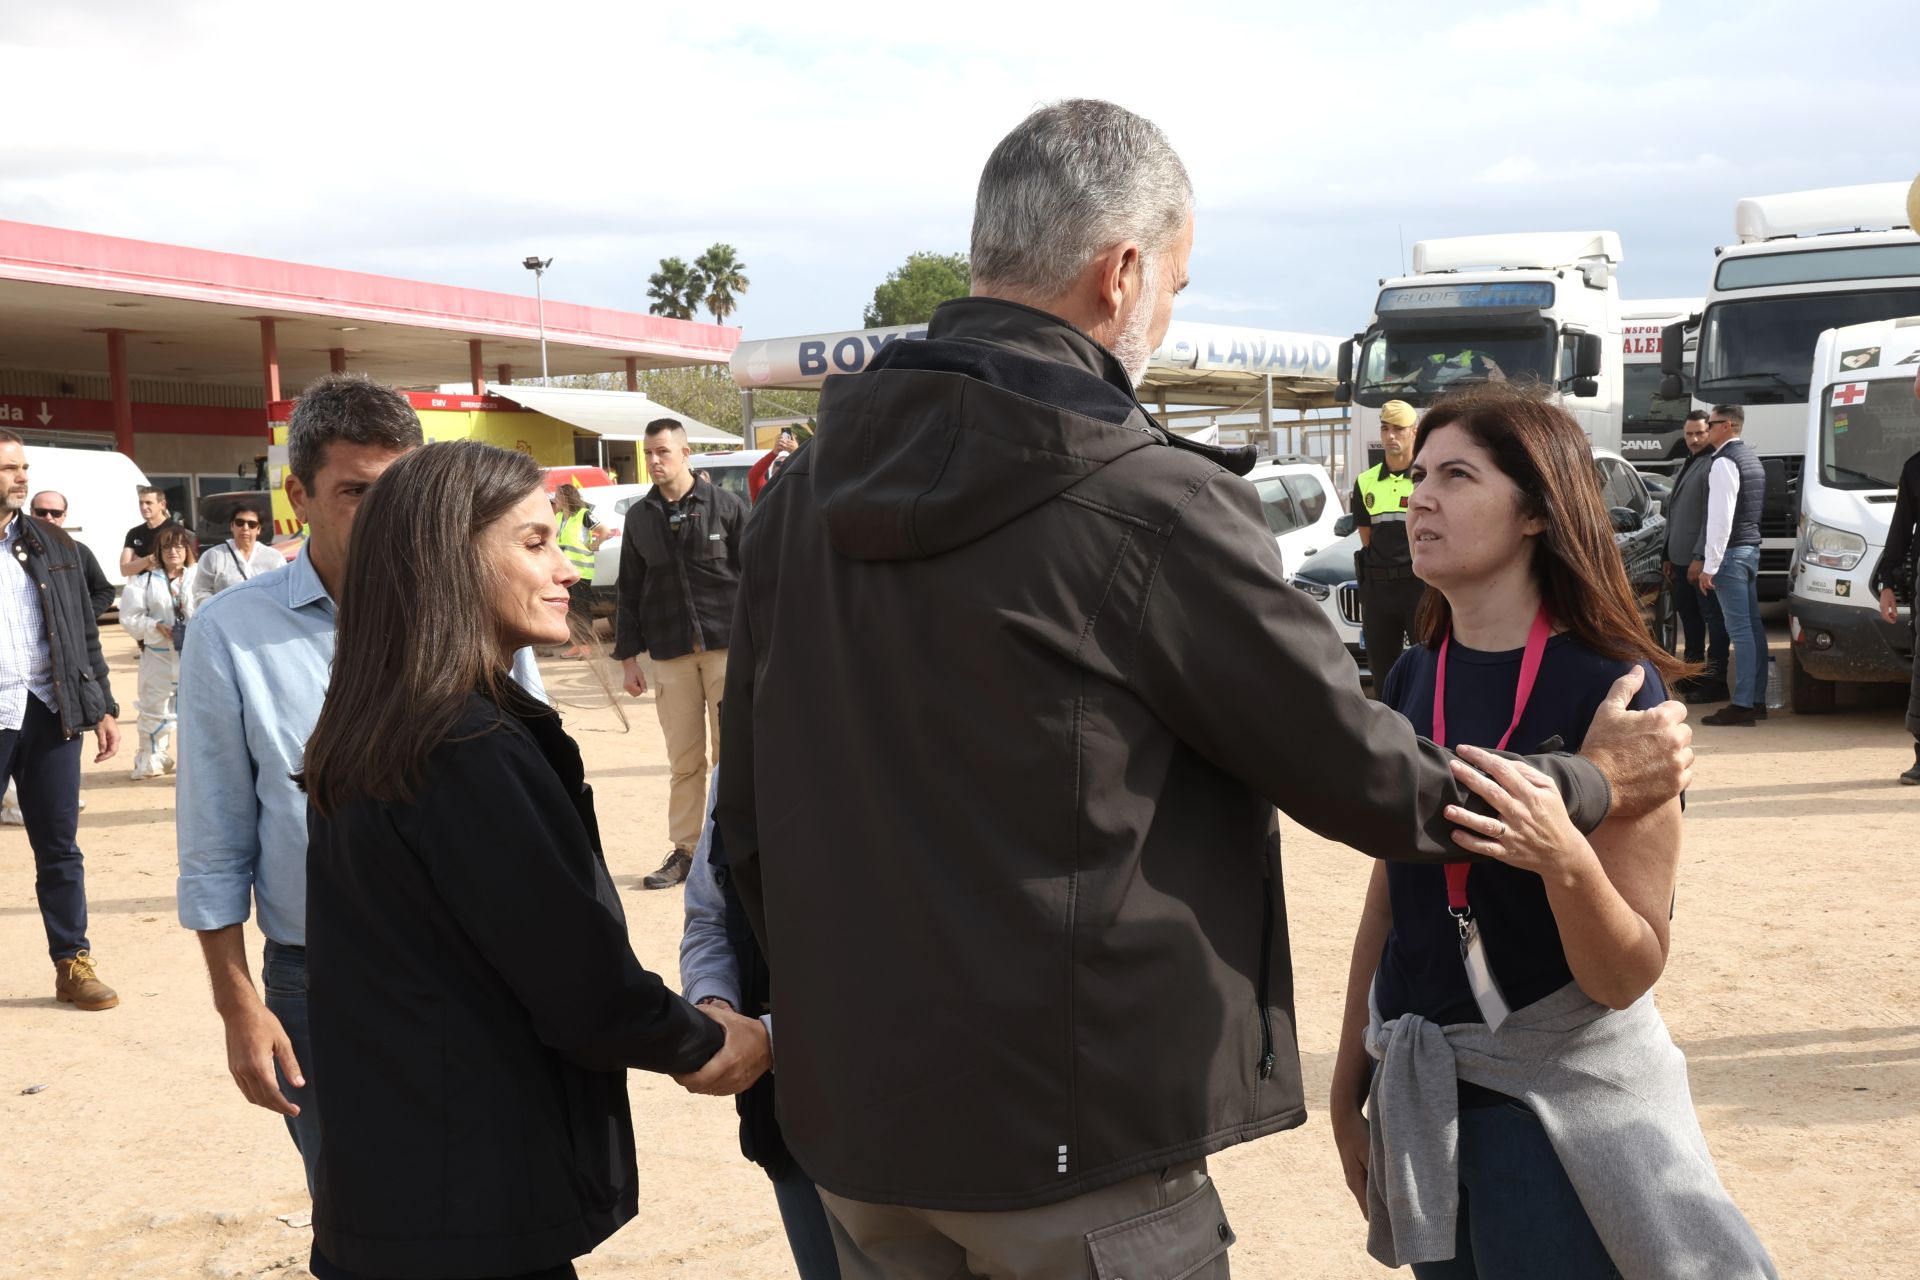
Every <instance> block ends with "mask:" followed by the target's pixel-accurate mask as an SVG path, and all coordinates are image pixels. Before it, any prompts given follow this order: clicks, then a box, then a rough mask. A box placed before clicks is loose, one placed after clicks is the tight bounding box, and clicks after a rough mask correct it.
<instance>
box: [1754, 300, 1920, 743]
mask: <svg viewBox="0 0 1920 1280" xmlns="http://www.w3.org/2000/svg"><path fill="white" fill-rule="evenodd" d="M1916 373H1920V315H1914V316H1908V317H1905V318H1902V319H1898V320H1883V321H1879V322H1877V323H1873V324H1856V325H1848V326H1847V327H1845V328H1840V329H1829V330H1827V331H1826V332H1824V333H1822V334H1821V335H1820V338H1819V342H1818V344H1817V346H1816V347H1815V349H1814V356H1813V369H1812V373H1811V378H1812V386H1813V390H1814V392H1815V394H1814V395H1813V396H1812V397H1811V398H1810V400H1809V403H1808V406H1807V415H1806V428H1805V430H1806V436H1805V440H1804V444H1803V449H1804V456H1805V458H1806V469H1805V471H1803V472H1802V474H1801V484H1800V516H1799V531H1798V535H1797V537H1796V539H1795V546H1794V555H1793V567H1792V570H1791V573H1790V577H1791V581H1792V589H1791V591H1790V592H1789V594H1788V596H1787V635H1788V638H1789V640H1790V641H1791V649H1790V652H1791V659H1790V663H1791V665H1790V667H1789V671H1788V675H1789V685H1790V693H1791V696H1792V699H1793V709H1794V710H1795V711H1796V712H1799V713H1801V714H1807V713H1813V712H1821V711H1830V710H1832V708H1833V703H1834V689H1835V686H1836V685H1837V684H1840V683H1843V682H1866V681H1873V682H1878V681H1887V682H1896V683H1901V684H1904V683H1906V681H1907V680H1908V678H1909V677H1910V675H1911V673H1912V671H1913V662H1914V651H1913V648H1914V646H1913V617H1912V605H1911V604H1910V603H1909V604H1908V605H1907V607H1906V608H1904V609H1903V610H1902V611H1901V616H1900V620H1899V621H1898V622H1896V623H1888V622H1887V621H1886V620H1885V619H1884V618H1882V617H1881V616H1880V603H1879V600H1878V598H1877V596H1876V595H1875V593H1874V591H1873V589H1872V588H1871V586H1870V585H1869V579H1870V578H1871V577H1872V574H1873V570H1874V566H1875V565H1876V564H1878V563H1879V560H1880V553H1881V551H1882V550H1883V549H1884V548H1885V547H1886V545H1887V531H1888V525H1889V522H1890V520H1891V517H1892V514H1893V502H1894V493H1895V490H1896V489H1897V487H1898V485H1899V481H1900V469H1901V467H1903V466H1904V465H1905V464H1906V461H1907V459H1908V458H1910V457H1912V456H1913V455H1914V454H1915V453H1917V452H1920V398H1916V382H1915V375H1916ZM1894 576H1896V577H1901V576H1902V575H1901V574H1899V573H1897V572H1896V574H1895V575H1894ZM1904 580H1905V581H1908V582H1911V581H1912V576H1911V574H1907V575H1905V576H1904Z"/></svg>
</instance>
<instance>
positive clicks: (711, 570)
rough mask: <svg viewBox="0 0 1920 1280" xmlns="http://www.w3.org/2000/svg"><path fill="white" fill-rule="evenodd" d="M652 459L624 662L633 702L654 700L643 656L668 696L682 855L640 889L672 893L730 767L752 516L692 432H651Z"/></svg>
mask: <svg viewBox="0 0 1920 1280" xmlns="http://www.w3.org/2000/svg"><path fill="white" fill-rule="evenodd" d="M646 456H647V470H648V472H649V473H650V474H651V475H652V476H653V488H651V489H649V490H648V491H647V493H646V496H645V497H643V498H641V499H640V501H638V502H636V503H634V504H633V505H632V506H631V507H628V508H627V524H626V532H625V533H624V535H623V536H622V537H621V541H620V578H619V596H618V600H617V603H616V604H615V606H614V617H613V656H614V657H616V658H618V659H619V660H620V661H621V663H622V664H624V666H625V668H626V681H625V687H626V690H627V692H628V693H630V694H632V695H633V696H634V697H636V698H638V697H640V696H642V695H644V694H645V693H646V692H647V677H646V673H645V672H643V671H642V670H641V669H640V655H641V654H642V653H645V654H646V655H647V656H648V657H650V658H652V659H653V673H654V678H655V680H656V681H657V682H658V684H659V687H658V688H657V689H655V690H654V691H653V706H654V711H655V712H656V713H657V714H658V715H659V717H660V732H661V733H662V735H663V736H664V737H665V738H666V741H667V766H668V767H669V768H670V769H672V771H673V777H672V780H671V781H670V783H669V784H668V789H667V836H668V838H669V839H670V840H671V841H672V842H673V847H672V849H671V851H670V852H668V854H667V860H666V861H665V862H663V863H661V864H660V869H659V870H658V871H654V872H650V873H649V874H647V875H646V876H644V877H642V878H641V881H640V884H641V886H642V887H643V888H647V889H671V888H672V887H673V886H674V885H677V884H681V883H683V882H684V881H685V880H686V878H687V869H688V868H689V867H691V866H692V865H693V846H694V845H696V844H698V843H699V842H700V827H701V825H702V824H703V823H704V822H705V821H706V813H705V808H706V798H707V769H708V767H709V766H710V765H712V764H718V763H719V762H720V693H721V690H722V689H723V688H724V687H725V685H726V679H727V643H728V641H727V633H728V629H729V628H730V627H731V626H732V625H733V604H734V596H735V594H736V592H737V591H738V589H739V584H740V530H741V528H742V527H743V526H744V525H745V524H746V522H747V504H746V503H745V502H743V501H741V500H740V499H739V498H737V497H735V496H734V495H733V494H731V493H728V492H727V491H726V490H725V489H722V488H721V487H720V486H719V485H717V484H714V483H712V482H711V481H703V480H701V479H700V477H699V476H698V475H697V474H695V472H694V470H693V466H692V453H691V451H690V450H689V449H688V447H687V430H686V428H685V427H684V426H682V425H681V424H680V421H679V420H678V419H676V418H656V419H654V420H653V421H652V422H649V423H648V424H647V439H646ZM709 739H711V740H712V756H713V758H712V760H711V761H710V760H708V758H707V756H708V740H709Z"/></svg>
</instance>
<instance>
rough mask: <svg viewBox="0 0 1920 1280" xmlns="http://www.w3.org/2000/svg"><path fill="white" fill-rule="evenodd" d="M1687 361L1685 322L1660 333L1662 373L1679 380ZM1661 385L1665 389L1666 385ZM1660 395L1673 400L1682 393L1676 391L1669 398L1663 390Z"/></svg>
mask: <svg viewBox="0 0 1920 1280" xmlns="http://www.w3.org/2000/svg"><path fill="white" fill-rule="evenodd" d="M1686 359H1687V326H1686V323H1685V322H1684V321H1683V322H1681V323H1680V324H1670V325H1668V326H1667V327H1666V328H1664V329H1662V330H1661V331H1660V372H1661V373H1667V374H1672V375H1673V376H1674V377H1676V378H1677V377H1679V376H1680V369H1681V367H1682V366H1683V365H1684V364H1685V363H1686ZM1661 385H1662V386H1663V387H1664V386H1665V384H1664V383H1662V384H1661ZM1660 394H1661V395H1663V396H1666V398H1667V399H1669V400H1671V399H1673V398H1674V397H1675V396H1678V395H1679V394H1680V393H1679V392H1677V391H1676V392H1674V393H1673V395H1672V396H1667V393H1666V392H1665V391H1664V390H1663V391H1662V392H1661V393H1660Z"/></svg>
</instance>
